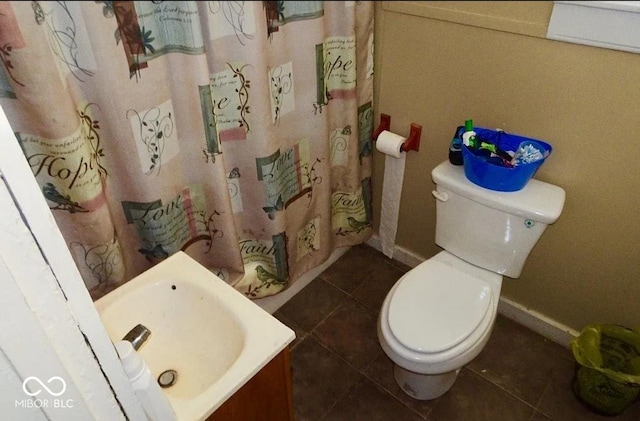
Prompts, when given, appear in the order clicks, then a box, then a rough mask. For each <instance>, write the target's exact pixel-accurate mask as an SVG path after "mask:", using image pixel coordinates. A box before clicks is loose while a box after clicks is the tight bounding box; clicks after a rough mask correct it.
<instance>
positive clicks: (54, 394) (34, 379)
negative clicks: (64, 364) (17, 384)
mask: <svg viewBox="0 0 640 421" xmlns="http://www.w3.org/2000/svg"><path fill="white" fill-rule="evenodd" d="M31 380H32V382H31V383H33V382H34V381H35V382H36V383H38V384H39V385H40V386H41V387H42V388H43V389H45V390H46V391H47V392H49V394H50V395H51V396H60V395H62V394H63V393H64V391H65V390H67V383H65V381H64V379H63V378H62V377H58V376H54V377H51V378H50V379H49V380H47V383H48V384H51V382H52V381H54V380H58V381H59V382H60V383H61V384H62V390H60V392H57V393H56V392H54V391H53V390H51V389H49V388H48V387H47V385H45V384H44V383H43V382H42V380H40V379H39V378H37V377H35V376H30V377H27V378H26V379H24V382H22V390H23V391H24V393H26V394H27V395H29V396H38V395H39V394H40V392H42V389H36V391H35V392H29V391H28V390H27V383H28V382H29V381H31Z"/></svg>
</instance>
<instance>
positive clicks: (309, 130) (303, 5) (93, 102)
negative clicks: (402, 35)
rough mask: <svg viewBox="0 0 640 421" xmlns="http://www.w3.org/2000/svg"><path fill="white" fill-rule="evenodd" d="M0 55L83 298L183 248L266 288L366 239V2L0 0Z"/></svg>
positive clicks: (0, 72)
mask: <svg viewBox="0 0 640 421" xmlns="http://www.w3.org/2000/svg"><path fill="white" fill-rule="evenodd" d="M0 59H2V65H3V66H0V105H1V106H2V107H3V109H4V110H5V112H6V114H7V116H8V118H9V121H10V123H11V125H12V128H13V129H14V131H15V133H16V137H17V139H18V141H19V142H20V145H21V147H22V150H23V151H24V154H25V157H26V159H27V161H28V163H29V165H30V167H31V169H32V171H33V174H34V175H35V177H36V179H37V181H38V183H39V185H40V187H41V189H42V194H43V195H44V197H45V198H46V200H47V202H48V204H49V205H50V208H51V209H52V212H53V214H54V217H55V219H56V222H57V224H58V226H59V227H60V229H61V232H62V234H63V236H64V238H65V240H66V242H67V244H68V246H69V249H70V250H71V253H72V255H73V257H74V259H75V262H76V264H77V266H78V268H79V270H80V272H81V274H82V276H83V279H84V281H85V284H86V286H87V288H88V289H89V291H90V293H91V295H92V297H93V298H94V299H97V298H99V297H100V296H102V295H104V294H106V293H107V292H109V291H110V290H112V289H113V288H115V287H117V286H119V285H121V284H122V283H123V282H126V281H127V280H129V279H131V278H132V277H134V276H136V275H137V274H139V273H141V272H142V271H144V270H146V269H148V268H149V267H151V266H152V265H154V264H156V263H158V262H160V261H162V260H163V259H165V258H167V257H168V256H170V255H171V254H173V253H176V252H178V251H180V250H182V251H184V252H185V253H187V254H188V255H190V256H191V257H193V258H194V259H196V260H197V261H198V262H199V263H201V264H202V265H204V266H205V267H207V268H208V269H210V270H211V271H212V272H213V273H215V274H217V275H218V276H219V277H221V278H222V279H224V280H225V281H226V282H228V283H229V284H231V285H233V286H234V287H235V288H236V289H238V290H239V291H241V292H242V293H244V294H246V295H247V296H248V297H250V298H260V297H265V296H268V295H273V294H276V293H278V292H280V291H282V290H283V289H285V288H287V286H289V285H290V284H291V283H292V282H294V281H295V280H296V279H297V278H299V277H300V275H302V274H303V273H305V272H306V271H308V270H310V269H312V268H314V267H316V266H318V265H319V264H321V263H323V262H324V261H325V260H326V259H327V258H328V257H329V256H330V254H331V253H332V251H333V250H334V249H335V248H337V247H343V246H348V245H354V244H358V243H361V242H363V241H365V240H366V239H367V238H368V237H369V236H370V235H371V233H372V230H371V218H372V215H371V177H370V175H371V151H372V147H371V139H370V135H371V131H372V123H373V120H372V85H373V3H371V2H354V1H327V2H323V1H262V2H250V1H247V2H244V1H207V2H205V1H113V2H112V1H91V2H89V1H84V2H64V1H57V2H49V1H46V2H45V1H31V2H17V1H16V2H1V3H0ZM1 152H2V151H0V153H1Z"/></svg>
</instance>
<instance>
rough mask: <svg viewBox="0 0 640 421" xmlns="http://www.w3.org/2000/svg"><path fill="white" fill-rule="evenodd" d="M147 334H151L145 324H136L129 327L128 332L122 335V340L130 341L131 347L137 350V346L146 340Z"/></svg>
mask: <svg viewBox="0 0 640 421" xmlns="http://www.w3.org/2000/svg"><path fill="white" fill-rule="evenodd" d="M149 335H151V331H150V330H149V329H148V328H147V327H146V326H144V325H141V324H138V325H137V326H136V327H134V328H133V329H131V330H130V331H129V333H127V334H126V335H124V338H122V340H123V341H129V342H131V345H132V346H133V349H135V350H136V351H137V350H138V348H140V347H141V346H142V344H143V343H144V342H145V341H146V340H147V338H148V337H149Z"/></svg>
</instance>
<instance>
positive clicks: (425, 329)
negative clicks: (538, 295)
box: [378, 251, 502, 400]
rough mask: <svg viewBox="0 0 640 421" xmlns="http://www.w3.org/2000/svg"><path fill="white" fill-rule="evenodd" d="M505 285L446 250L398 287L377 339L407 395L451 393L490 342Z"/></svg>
mask: <svg viewBox="0 0 640 421" xmlns="http://www.w3.org/2000/svg"><path fill="white" fill-rule="evenodd" d="M501 285H502V276H501V275H499V274H496V273H493V272H490V271H488V270H485V269H482V268H479V267H477V266H474V265H472V264H470V263H467V262H465V261H464V260H461V259H459V258H457V257H456V256H454V255H452V254H450V253H448V252H446V251H443V252H441V253H439V254H437V255H436V256H434V257H432V258H431V259H429V260H426V261H425V262H423V263H421V264H420V265H418V266H416V267H415V268H414V269H412V270H410V271H409V272H407V273H406V274H405V275H404V276H403V277H402V278H400V279H399V280H398V282H396V284H395V285H394V286H393V287H392V288H391V290H390V291H389V293H388V294H387V297H386V298H385V300H384V303H383V305H382V309H381V311H380V316H379V319H378V340H379V342H380V345H381V346H382V349H383V350H384V352H385V353H386V354H387V355H388V356H389V358H390V359H391V360H392V361H393V362H394V363H395V367H394V376H395V378H396V381H397V382H398V385H399V386H400V387H401V388H402V389H403V390H404V391H405V393H407V394H408V395H410V396H412V397H414V398H416V399H423V400H426V399H435V398H437V397H439V396H441V395H443V394H444V393H446V392H447V390H449V388H450V387H451V386H452V385H453V383H454V381H455V379H456V377H457V375H458V372H459V370H460V368H461V367H463V366H464V365H465V364H467V363H468V362H470V361H471V360H472V359H473V358H475V357H476V356H477V355H478V354H479V353H480V351H482V348H483V347H484V346H485V344H486V343H487V341H488V339H489V336H490V334H491V330H492V328H493V325H494V322H495V319H496V315H497V310H498V301H499V298H500V287H501Z"/></svg>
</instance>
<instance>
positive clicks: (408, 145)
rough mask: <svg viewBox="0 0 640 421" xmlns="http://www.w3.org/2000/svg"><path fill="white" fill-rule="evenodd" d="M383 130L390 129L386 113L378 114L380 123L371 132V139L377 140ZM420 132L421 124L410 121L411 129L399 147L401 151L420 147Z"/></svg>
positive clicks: (414, 149)
mask: <svg viewBox="0 0 640 421" xmlns="http://www.w3.org/2000/svg"><path fill="white" fill-rule="evenodd" d="M383 130H388V131H391V116H390V115H388V114H380V125H379V126H378V128H377V129H375V130H374V132H373V133H372V134H371V139H372V140H377V139H378V136H380V133H382V131H383ZM421 134H422V126H421V125H419V124H415V123H411V131H410V132H409V137H408V138H407V140H405V142H404V143H403V144H402V146H401V147H400V150H401V151H403V152H409V151H418V149H419V148H420V135H421Z"/></svg>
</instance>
